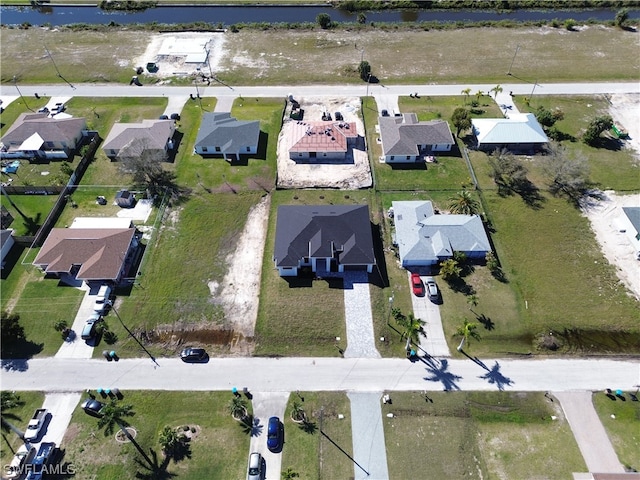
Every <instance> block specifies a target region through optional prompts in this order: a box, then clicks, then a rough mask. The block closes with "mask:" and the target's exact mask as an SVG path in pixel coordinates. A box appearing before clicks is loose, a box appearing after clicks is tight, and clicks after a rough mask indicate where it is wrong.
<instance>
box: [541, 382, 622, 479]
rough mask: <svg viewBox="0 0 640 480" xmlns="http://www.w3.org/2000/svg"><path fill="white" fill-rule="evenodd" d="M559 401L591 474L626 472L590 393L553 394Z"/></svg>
mask: <svg viewBox="0 0 640 480" xmlns="http://www.w3.org/2000/svg"><path fill="white" fill-rule="evenodd" d="M552 393H553V395H554V396H555V397H556V398H557V399H558V400H560V403H561V405H562V410H563V411H564V415H565V417H567V421H568V422H569V426H570V427H571V431H572V432H573V436H574V438H575V439H576V442H577V443H578V448H580V452H581V453H582V457H583V458H584V462H585V463H586V464H587V468H588V469H589V472H594V473H625V470H624V467H623V466H622V465H621V464H620V461H619V460H618V456H617V455H616V452H615V451H614V450H613V446H612V445H611V441H610V440H609V437H608V436H607V432H606V431H605V429H604V427H603V426H602V422H601V421H600V418H598V415H597V414H596V410H595V408H594V407H593V402H592V400H591V392H590V391H576V392H552Z"/></svg>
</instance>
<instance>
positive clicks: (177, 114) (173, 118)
mask: <svg viewBox="0 0 640 480" xmlns="http://www.w3.org/2000/svg"><path fill="white" fill-rule="evenodd" d="M169 118H170V119H171V120H180V114H179V113H172V114H171V116H170V117H169Z"/></svg>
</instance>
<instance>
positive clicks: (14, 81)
mask: <svg viewBox="0 0 640 480" xmlns="http://www.w3.org/2000/svg"><path fill="white" fill-rule="evenodd" d="M13 84H14V85H15V86H16V90H18V95H20V98H21V99H22V101H23V102H24V106H25V107H27V109H29V110H31V111H32V112H34V113H35V110H33V108H31V107H30V106H29V105H28V104H27V101H26V100H25V99H24V97H23V96H22V92H21V91H20V89H19V88H18V79H17V77H16V76H15V75H14V76H13Z"/></svg>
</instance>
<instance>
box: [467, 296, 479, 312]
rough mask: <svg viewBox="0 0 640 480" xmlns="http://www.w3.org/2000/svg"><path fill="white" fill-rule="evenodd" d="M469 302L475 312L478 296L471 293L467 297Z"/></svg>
mask: <svg viewBox="0 0 640 480" xmlns="http://www.w3.org/2000/svg"><path fill="white" fill-rule="evenodd" d="M467 304H468V305H469V310H471V311H472V312H473V307H476V306H477V305H478V297H477V296H475V295H469V296H468V297H467Z"/></svg>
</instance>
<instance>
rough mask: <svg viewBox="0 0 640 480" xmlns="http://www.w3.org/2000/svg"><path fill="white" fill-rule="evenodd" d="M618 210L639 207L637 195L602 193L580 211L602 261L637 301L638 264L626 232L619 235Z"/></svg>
mask: <svg viewBox="0 0 640 480" xmlns="http://www.w3.org/2000/svg"><path fill="white" fill-rule="evenodd" d="M622 207H640V194H634V195H617V194H616V193H615V192H613V191H606V192H603V199H602V200H598V201H594V202H592V203H590V204H589V205H588V206H586V207H584V208H583V213H584V215H585V216H586V217H587V218H588V219H589V221H590V222H591V228H592V230H593V232H594V233H595V236H596V239H597V240H598V243H599V244H600V248H601V249H602V252H603V254H604V256H605V258H606V259H607V260H608V261H609V263H611V264H612V265H615V266H616V274H617V275H618V278H619V279H620V281H622V283H624V285H625V286H626V287H627V288H628V289H629V291H631V292H632V293H633V295H634V296H635V297H636V298H637V299H638V300H640V281H638V279H640V260H638V258H637V252H636V251H635V249H634V247H633V245H632V244H631V241H630V239H629V237H628V235H629V234H628V232H622V231H621V225H622V220H623V217H624V212H623V211H622Z"/></svg>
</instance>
